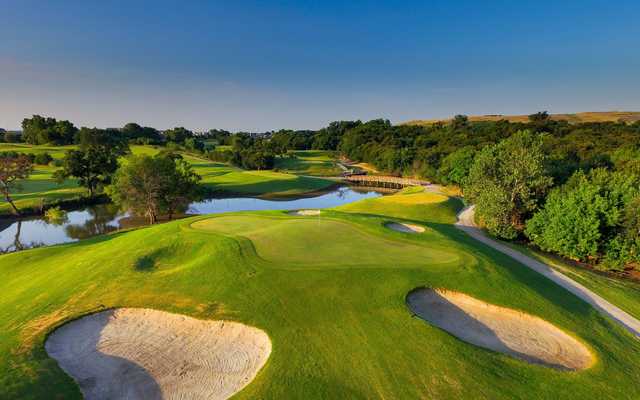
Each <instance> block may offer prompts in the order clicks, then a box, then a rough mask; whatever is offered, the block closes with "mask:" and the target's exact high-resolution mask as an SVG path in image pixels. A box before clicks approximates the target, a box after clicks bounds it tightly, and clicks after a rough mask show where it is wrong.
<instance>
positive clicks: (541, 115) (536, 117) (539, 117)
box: [528, 111, 549, 123]
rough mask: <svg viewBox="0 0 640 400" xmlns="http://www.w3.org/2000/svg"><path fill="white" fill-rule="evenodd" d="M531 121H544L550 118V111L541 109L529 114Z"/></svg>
mask: <svg viewBox="0 0 640 400" xmlns="http://www.w3.org/2000/svg"><path fill="white" fill-rule="evenodd" d="M528 118H529V121H530V122H533V123H544V122H547V121H548V120H549V113H548V112H546V111H539V112H537V113H535V114H531V115H529V116H528Z"/></svg>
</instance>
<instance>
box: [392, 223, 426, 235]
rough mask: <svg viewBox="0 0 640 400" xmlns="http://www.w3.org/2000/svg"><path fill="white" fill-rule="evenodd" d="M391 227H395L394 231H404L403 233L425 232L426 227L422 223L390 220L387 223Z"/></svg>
mask: <svg viewBox="0 0 640 400" xmlns="http://www.w3.org/2000/svg"><path fill="white" fill-rule="evenodd" d="M385 226H386V227H387V228H389V229H393V230H394V231H398V232H403V233H422V232H424V227H422V226H420V225H413V224H405V223H400V222H390V223H388V224H386V225H385Z"/></svg>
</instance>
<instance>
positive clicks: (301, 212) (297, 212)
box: [287, 210, 320, 217]
mask: <svg viewBox="0 0 640 400" xmlns="http://www.w3.org/2000/svg"><path fill="white" fill-rule="evenodd" d="M287 214H289V215H302V216H306V217H308V216H311V215H320V210H294V211H289V212H288V213H287Z"/></svg>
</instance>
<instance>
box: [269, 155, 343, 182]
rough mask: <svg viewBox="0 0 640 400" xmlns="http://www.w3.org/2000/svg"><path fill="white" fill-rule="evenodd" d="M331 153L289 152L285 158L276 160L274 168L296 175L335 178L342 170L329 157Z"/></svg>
mask: <svg viewBox="0 0 640 400" xmlns="http://www.w3.org/2000/svg"><path fill="white" fill-rule="evenodd" d="M331 154H332V152H330V151H322V150H303V151H290V152H289V153H288V156H287V157H278V158H276V168H277V169H279V170H280V171H283V172H287V173H290V174H297V175H311V176H337V175H340V173H341V172H342V170H341V169H340V168H339V167H338V166H337V165H336V162H335V159H334V158H332V157H331Z"/></svg>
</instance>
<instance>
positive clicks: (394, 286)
mask: <svg viewBox="0 0 640 400" xmlns="http://www.w3.org/2000/svg"><path fill="white" fill-rule="evenodd" d="M416 194H419V193H414V194H405V195H401V196H412V195H416ZM403 202H404V203H403ZM382 204H383V205H384V207H383V206H379V205H378V206H377V207H380V208H381V209H382V211H384V212H385V214H387V215H398V216H408V217H412V218H415V217H416V216H417V215H421V216H422V220H421V221H420V223H421V224H422V225H423V226H427V227H428V228H429V233H425V234H422V235H410V234H403V233H399V232H395V231H392V230H390V229H387V228H385V227H384V223H385V222H387V221H389V220H390V219H392V218H390V217H389V216H375V215H370V214H371V212H370V210H369V212H366V214H367V215H364V214H361V213H346V212H338V211H335V212H327V215H328V216H329V217H330V218H328V219H326V220H324V219H323V220H322V221H321V222H320V223H323V224H325V225H324V229H322V230H319V229H317V228H316V226H315V225H313V222H316V223H317V221H316V220H315V219H314V218H317V217H311V218H309V219H308V220H309V222H302V221H307V219H304V218H300V217H294V216H288V215H287V214H286V213H284V212H261V213H257V212H256V213H241V214H232V215H224V216H220V217H216V218H214V219H210V217H206V216H205V217H194V218H189V219H185V220H180V221H175V222H172V223H167V224H163V225H157V226H153V227H149V228H143V229H138V230H135V231H131V232H128V233H120V234H113V235H108V236H100V237H95V238H92V239H89V240H85V241H81V242H78V243H73V244H66V245H60V246H54V247H49V248H39V249H33V250H27V251H24V252H20V253H14V254H8V255H3V256H0V274H1V276H2V277H3V279H2V280H0V292H1V293H2V296H0V398H12V399H13V398H20V399H40V398H64V399H74V398H80V394H79V392H78V390H77V387H76V385H75V384H74V383H73V381H72V380H71V379H70V378H69V377H68V376H66V375H65V374H64V373H63V372H62V371H61V370H60V369H59V368H58V366H57V365H56V363H55V361H53V360H52V359H50V358H48V357H47V355H46V352H45V351H44V347H43V344H44V340H45V338H46V334H47V333H48V332H51V330H52V329H54V328H55V327H56V326H58V325H59V324H61V323H63V322H64V321H66V320H69V319H71V318H77V317H79V316H81V315H84V314H86V313H88V312H91V311H96V310H102V309H105V308H108V307H150V308H155V309H160V310H166V311H170V312H176V313H183V314H186V315H191V316H195V317H199V318H209V319H221V318H222V319H229V320H235V321H240V322H243V323H246V324H249V325H252V326H256V327H258V328H260V329H263V330H264V331H265V332H267V333H268V335H269V336H270V338H271V340H272V343H273V353H272V356H271V357H270V359H269V361H268V362H267V365H266V366H265V368H264V369H263V370H262V371H261V372H260V373H259V375H258V376H257V378H256V379H255V380H254V381H253V382H252V383H251V384H249V386H247V388H245V389H244V390H243V391H242V392H241V393H239V394H238V396H237V398H241V399H253V398H308V399H315V398H318V399H319V398H389V399H391V398H437V399H464V398H466V399H514V398H536V399H553V400H556V399H570V398H574V399H586V398H597V399H637V398H639V397H640V375H638V373H637V361H638V359H640V343H639V342H638V341H637V340H636V339H634V338H633V337H632V336H631V335H630V334H628V333H627V332H626V331H625V330H623V329H622V328H620V327H619V326H618V325H617V324H615V323H613V322H612V321H610V320H609V319H607V318H605V317H603V316H601V315H600V314H599V313H597V312H596V311H595V310H594V309H592V308H591V307H590V306H588V305H587V304H586V303H584V302H582V301H581V300H579V299H577V298H576V297H575V296H573V295H571V294H570V293H568V292H567V291H565V290H564V289H562V288H560V287H559V286H557V285H555V284H553V283H551V282H550V281H548V280H547V279H545V278H543V277H541V276H540V275H538V274H536V273H535V272H533V271H530V270H529V269H527V268H524V267H522V266H521V265H519V264H518V263H516V262H515V261H513V260H512V259H510V258H508V257H506V256H503V255H502V254H500V253H498V252H496V251H493V250H491V249H489V248H487V247H485V246H482V245H480V244H478V243H477V242H476V241H474V240H472V239H470V238H469V237H467V236H466V235H464V234H463V233H462V232H460V231H458V230H457V229H455V228H454V227H453V226H451V225H449V224H446V223H443V222H442V221H450V220H452V219H454V218H455V210H456V209H457V208H456V207H453V206H449V205H447V201H445V202H442V201H438V202H434V201H431V202H426V201H416V205H415V206H412V205H407V204H406V199H402V200H401V201H400V202H399V203H394V202H393V201H390V200H385V201H383V202H382ZM394 204H395V205H394ZM420 204H422V205H421V206H418V205H420ZM413 207H416V208H418V207H424V208H426V209H428V210H429V209H430V210H432V213H426V212H424V213H422V214H418V212H417V211H416V210H413V211H410V212H407V211H405V209H407V208H409V209H411V208H413ZM352 208H353V209H356V210H361V209H362V208H363V207H362V205H358V204H354V205H352ZM364 211H367V210H366V209H365V210H364ZM222 218H224V220H222V222H221V219H222ZM216 219H217V221H216ZM294 222H296V223H300V224H299V225H298V227H296V225H297V224H295V223H294ZM194 224H195V226H196V227H193V225H194ZM271 225H273V227H271ZM203 227H204V228H207V227H208V228H207V229H202V228H203ZM264 229H268V230H269V229H270V231H269V233H268V234H265V235H263V236H261V234H260V232H262V231H263V230H264ZM314 235H315V237H316V240H310V239H309V237H314ZM265 240H268V241H269V243H268V244H266V242H264V241H265ZM335 242H344V247H343V248H342V250H340V251H341V253H340V254H328V255H325V254H323V253H324V252H326V253H329V252H330V251H331V252H334V251H336V250H335V249H336V247H335V246H342V244H336V243H335ZM267 245H268V246H276V247H277V249H279V250H278V251H280V253H282V254H277V253H275V252H273V251H272V250H269V249H267V250H265V247H264V246H267ZM387 247H390V248H393V247H397V249H404V253H406V254H402V255H398V257H395V258H392V257H386V256H383V255H382V253H384V251H385V249H386V248H387ZM323 249H325V251H324V252H323ZM329 249H331V250H329ZM265 251H272V253H269V254H266V257H264V258H263V257H262V256H261V255H263V256H264V255H265V253H264V252H265ZM390 251H395V250H390ZM367 252H372V253H374V255H378V256H379V257H373V256H368V255H366V253H367ZM286 253H290V254H286ZM396 254H398V253H396ZM314 256H318V257H323V258H321V259H318V258H316V257H314ZM266 258H268V259H269V260H267V259H266ZM329 258H331V260H329ZM398 260H399V261H401V262H397V261H398ZM328 261H330V263H327V262H328ZM334 261H337V262H334ZM323 264H324V265H323ZM423 285H424V286H430V287H439V288H445V289H449V290H454V291H459V292H463V293H466V294H468V295H470V296H473V297H475V298H477V299H479V300H482V301H487V302H489V303H492V304H496V305H499V306H503V307H508V308H513V309H518V310H522V311H525V312H527V313H530V314H533V315H536V316H539V317H542V318H544V319H546V320H548V321H549V322H551V323H553V324H554V325H556V326H558V327H559V328H561V329H563V330H565V331H567V332H569V333H571V334H572V335H575V336H576V337H577V338H579V339H580V340H582V341H583V342H584V343H585V344H586V345H587V346H588V347H589V348H590V349H591V350H592V351H593V353H594V354H595V356H596V358H597V361H596V364H595V365H594V366H593V367H592V368H590V369H587V370H585V371H581V372H575V373H574V372H561V371H558V370H555V369H551V368H546V367H543V366H538V365H531V364H527V363H526V362H523V361H519V360H516V359H513V358H511V357H509V356H506V355H503V354H499V353H495V352H491V351H488V350H484V349H482V348H479V347H476V346H473V345H470V344H467V343H465V342H462V341H460V340H458V339H456V338H455V337H453V336H451V335H450V334H448V333H446V332H444V331H442V330H440V329H438V328H435V327H433V326H431V325H429V324H427V323H425V322H424V321H422V320H420V319H419V318H414V317H412V316H411V314H410V313H409V311H408V309H407V307H406V304H405V296H406V295H407V293H408V292H409V291H410V290H412V289H414V288H416V287H419V286H423Z"/></svg>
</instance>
